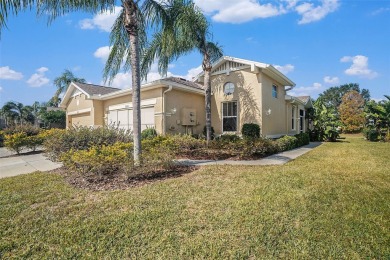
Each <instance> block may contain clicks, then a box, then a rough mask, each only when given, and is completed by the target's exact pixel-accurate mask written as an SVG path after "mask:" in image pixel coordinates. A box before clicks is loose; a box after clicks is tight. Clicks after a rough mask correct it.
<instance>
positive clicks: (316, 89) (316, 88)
mask: <svg viewBox="0 0 390 260" xmlns="http://www.w3.org/2000/svg"><path fill="white" fill-rule="evenodd" d="M321 90H322V84H321V83H318V82H316V83H313V85H312V86H309V87H295V88H293V89H292V90H291V91H289V92H288V94H289V95H293V96H312V95H314V94H318V93H320V92H321Z"/></svg>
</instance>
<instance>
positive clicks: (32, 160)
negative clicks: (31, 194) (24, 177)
mask: <svg viewBox="0 0 390 260" xmlns="http://www.w3.org/2000/svg"><path fill="white" fill-rule="evenodd" d="M61 166H62V165H61V164H60V163H55V162H52V161H50V160H48V159H47V158H46V157H45V155H44V153H36V154H27V155H23V154H21V155H19V156H18V155H14V154H13V153H12V152H9V151H8V150H7V149H5V148H3V147H2V148H0V179H1V178H5V177H11V176H16V175H20V174H26V173H31V172H35V171H50V170H54V169H56V168H59V167H61Z"/></svg>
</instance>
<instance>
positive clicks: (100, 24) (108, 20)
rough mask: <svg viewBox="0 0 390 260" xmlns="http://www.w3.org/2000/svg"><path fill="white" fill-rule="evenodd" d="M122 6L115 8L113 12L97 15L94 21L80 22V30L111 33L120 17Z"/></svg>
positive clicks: (85, 20)
mask: <svg viewBox="0 0 390 260" xmlns="http://www.w3.org/2000/svg"><path fill="white" fill-rule="evenodd" d="M121 10H122V7H121V6H115V8H114V10H113V12H110V11H106V12H102V13H100V14H97V15H95V16H94V17H93V18H92V19H84V20H81V21H80V22H79V25H80V28H81V29H83V30H92V29H100V30H102V31H105V32H111V28H112V26H113V24H114V22H115V19H116V18H117V17H118V15H119V13H120V11H121Z"/></svg>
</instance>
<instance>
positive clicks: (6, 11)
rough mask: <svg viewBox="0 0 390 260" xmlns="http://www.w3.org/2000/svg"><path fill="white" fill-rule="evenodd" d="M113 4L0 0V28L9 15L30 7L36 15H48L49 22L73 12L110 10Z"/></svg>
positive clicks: (102, 1) (104, 1)
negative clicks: (34, 9)
mask: <svg viewBox="0 0 390 260" xmlns="http://www.w3.org/2000/svg"><path fill="white" fill-rule="evenodd" d="M114 6H115V0H74V1H64V0H2V1H0V30H1V28H3V27H6V26H7V24H6V22H7V18H8V16H9V15H17V14H18V13H20V12H22V11H25V10H29V9H32V8H33V7H35V8H36V10H37V16H41V15H43V14H44V15H48V17H49V22H52V21H53V20H54V19H55V18H57V17H58V16H62V15H64V14H67V13H70V12H74V11H80V10H82V11H85V12H91V13H96V12H99V11H100V12H101V11H107V10H110V11H112V10H113V8H114ZM0 32H1V31H0Z"/></svg>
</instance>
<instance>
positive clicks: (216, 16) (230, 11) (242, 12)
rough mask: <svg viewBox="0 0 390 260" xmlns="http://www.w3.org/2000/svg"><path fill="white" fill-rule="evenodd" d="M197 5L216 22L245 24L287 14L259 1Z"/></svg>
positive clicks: (228, 0) (205, 0) (202, 2)
mask: <svg viewBox="0 0 390 260" xmlns="http://www.w3.org/2000/svg"><path fill="white" fill-rule="evenodd" d="M195 3H196V4H197V5H198V6H199V7H200V8H201V9H202V10H203V11H204V12H205V13H206V14H210V15H212V19H213V20H214V21H216V22H223V23H236V24H238V23H244V22H248V21H252V20H254V19H257V18H268V17H273V16H277V15H280V14H282V13H284V12H285V10H284V9H283V8H279V6H276V5H272V4H270V3H268V4H260V3H259V2H258V1H257V0H241V1H236V0H214V1H210V0H195Z"/></svg>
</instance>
